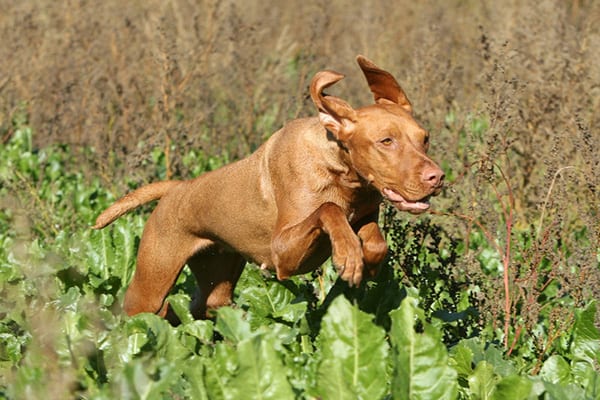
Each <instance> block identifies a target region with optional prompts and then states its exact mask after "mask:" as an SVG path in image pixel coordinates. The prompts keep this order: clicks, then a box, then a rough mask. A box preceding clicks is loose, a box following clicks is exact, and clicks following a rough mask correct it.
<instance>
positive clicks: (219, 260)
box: [188, 248, 246, 318]
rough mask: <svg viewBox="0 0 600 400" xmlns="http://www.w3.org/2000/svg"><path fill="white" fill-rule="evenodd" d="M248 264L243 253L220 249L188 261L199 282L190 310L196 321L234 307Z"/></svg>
mask: <svg viewBox="0 0 600 400" xmlns="http://www.w3.org/2000/svg"><path fill="white" fill-rule="evenodd" d="M245 265H246V261H245V260H244V258H243V257H242V256H240V255H239V254H237V253H233V252H225V251H223V250H221V249H218V248H210V249H208V250H206V251H204V252H200V253H197V254H196V255H194V256H193V257H192V258H191V259H190V260H189V261H188V266H189V267H190V269H191V271H192V273H193V274H194V276H195V277H196V281H197V283H198V291H197V293H196V296H195V298H194V300H193V301H192V305H191V307H190V308H191V312H192V315H193V316H194V318H209V317H211V315H210V312H211V311H212V310H215V309H217V308H219V307H222V306H226V305H229V304H231V301H232V297H233V290H234V289H235V285H236V283H237V281H238V279H239V278H240V275H241V274H242V271H243V269H244V266H245Z"/></svg>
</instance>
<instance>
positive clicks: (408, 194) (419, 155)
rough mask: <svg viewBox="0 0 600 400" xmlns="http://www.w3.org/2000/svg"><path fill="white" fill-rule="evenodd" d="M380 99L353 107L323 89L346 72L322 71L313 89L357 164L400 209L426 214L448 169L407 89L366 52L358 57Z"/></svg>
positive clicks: (328, 124) (323, 116) (324, 119)
mask: <svg viewBox="0 0 600 400" xmlns="http://www.w3.org/2000/svg"><path fill="white" fill-rule="evenodd" d="M357 61H358V64H359V65H360V68H361V69H362V71H363V73H364V74H365V77H366V78H367V82H368V84H369V87H370V88H371V92H372V93H373V95H374V97H375V104H373V105H370V106H366V107H362V108H358V109H354V108H352V107H351V106H350V105H349V104H348V103H346V102H345V101H344V100H342V99H340V98H337V97H335V96H329V95H325V94H324V93H323V90H324V89H325V88H327V87H328V86H331V85H333V84H334V83H336V82H337V81H339V80H340V79H342V78H343V77H344V76H343V75H341V74H339V73H337V72H334V71H322V72H319V73H317V74H316V75H315V77H314V78H313V80H312V82H311V87H310V94H311V97H312V100H313V102H314V103H315V105H316V106H317V109H318V110H319V119H320V121H321V124H322V125H323V126H324V127H325V129H327V130H328V131H329V132H331V134H333V136H334V137H335V139H336V140H337V141H338V142H339V144H340V146H341V147H342V148H343V149H344V150H345V151H346V152H347V154H348V158H349V160H350V163H351V165H352V167H353V168H354V169H355V170H356V172H357V173H358V174H359V175H360V176H361V177H362V178H363V179H365V180H366V181H367V182H369V183H370V184H371V185H373V186H374V187H375V188H376V189H377V190H378V191H379V192H380V193H381V194H382V195H383V196H384V197H386V198H387V199H389V200H390V201H391V202H392V203H393V204H394V205H395V206H396V208H398V209H399V210H403V211H409V212H411V213H415V214H418V213H421V212H424V211H425V210H427V209H428V208H429V203H428V199H429V197H430V196H435V195H437V194H439V193H440V191H441V189H442V186H443V180H444V173H443V172H442V170H441V169H440V168H439V167H438V166H437V164H436V163H435V162H434V161H433V160H431V159H430V158H429V157H428V156H427V150H428V148H429V133H428V132H427V131H426V130H425V129H423V128H422V127H421V126H420V125H419V124H418V123H417V122H416V121H415V119H414V118H413V116H412V106H411V104H410V101H409V100H408V98H407V97H406V94H405V93H404V91H403V90H402V88H401V87H400V85H399V84H398V82H397V81H396V79H394V77H393V76H392V75H391V74H390V73H389V72H386V71H384V70H382V69H380V68H378V67H377V66H376V65H375V64H373V63H372V62H371V61H369V60H367V59H366V58H365V57H363V56H358V57H357Z"/></svg>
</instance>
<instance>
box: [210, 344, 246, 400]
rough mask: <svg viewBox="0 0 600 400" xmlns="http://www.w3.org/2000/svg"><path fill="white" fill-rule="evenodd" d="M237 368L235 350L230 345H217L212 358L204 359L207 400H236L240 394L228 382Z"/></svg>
mask: <svg viewBox="0 0 600 400" xmlns="http://www.w3.org/2000/svg"><path fill="white" fill-rule="evenodd" d="M238 368H239V365H238V358H237V355H236V349H235V348H234V347H233V345H231V344H226V343H217V345H216V346H215V352H214V354H213V356H212V357H210V358H206V359H204V372H203V377H204V384H205V387H206V391H207V393H208V398H209V399H214V400H221V399H227V400H237V399H239V398H240V394H239V393H238V392H237V388H235V387H233V386H231V385H230V384H229V382H230V381H231V379H232V377H233V376H234V375H235V374H236V373H237V371H238Z"/></svg>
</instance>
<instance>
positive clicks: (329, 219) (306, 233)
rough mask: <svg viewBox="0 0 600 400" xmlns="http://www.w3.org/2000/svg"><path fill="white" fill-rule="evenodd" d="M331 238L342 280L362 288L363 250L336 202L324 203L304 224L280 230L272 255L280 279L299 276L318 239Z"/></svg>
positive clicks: (334, 258)
mask: <svg viewBox="0 0 600 400" xmlns="http://www.w3.org/2000/svg"><path fill="white" fill-rule="evenodd" d="M323 233H325V234H327V235H328V236H329V240H330V242H331V247H332V253H333V254H332V261H333V264H334V265H335V266H336V268H337V269H338V271H339V273H340V276H341V278H342V279H344V280H345V281H347V282H348V283H349V284H350V285H356V286H358V285H359V284H360V281H361V280H362V274H363V264H364V263H363V251H362V248H361V243H360V239H359V238H358V236H357V235H356V234H355V233H354V231H353V230H352V228H351V227H350V224H349V223H348V220H347V217H346V215H345V213H344V211H343V210H342V209H341V208H340V206H338V205H337V204H334V203H324V204H322V205H321V206H320V207H319V208H317V209H316V210H315V211H314V212H313V213H312V214H310V215H309V216H308V217H307V218H306V219H304V220H303V221H301V222H300V223H298V224H296V225H293V226H285V225H284V226H282V227H281V228H280V229H276V232H275V234H274V236H273V241H272V248H271V249H272V252H273V257H274V261H275V268H276V270H277V278H278V279H286V278H289V277H290V276H292V275H294V274H296V273H297V272H298V271H299V269H300V267H301V265H302V263H303V262H304V261H306V260H307V258H308V257H309V256H310V255H311V254H312V253H313V252H314V251H315V246H316V245H317V240H318V238H319V237H320V236H321V235H322V234H323Z"/></svg>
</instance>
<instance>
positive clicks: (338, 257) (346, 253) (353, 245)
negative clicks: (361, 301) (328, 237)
mask: <svg viewBox="0 0 600 400" xmlns="http://www.w3.org/2000/svg"><path fill="white" fill-rule="evenodd" d="M332 261H333V265H335V267H336V268H337V270H338V272H339V274H340V277H341V278H342V279H343V280H345V281H346V282H348V284H349V285H350V286H358V285H360V282H361V281H362V277H363V267H364V261H363V251H362V248H361V245H360V240H359V239H358V237H356V236H354V237H353V238H346V239H345V240H335V241H333V255H332Z"/></svg>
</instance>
